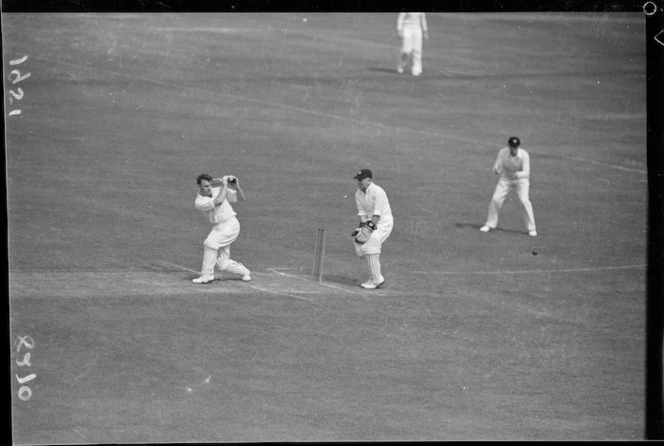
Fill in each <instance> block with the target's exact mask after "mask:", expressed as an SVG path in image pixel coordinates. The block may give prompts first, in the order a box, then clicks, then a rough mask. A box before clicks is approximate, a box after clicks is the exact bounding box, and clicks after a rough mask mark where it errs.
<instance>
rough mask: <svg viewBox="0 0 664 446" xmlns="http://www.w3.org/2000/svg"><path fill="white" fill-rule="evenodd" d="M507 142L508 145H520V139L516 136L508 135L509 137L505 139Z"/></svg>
mask: <svg viewBox="0 0 664 446" xmlns="http://www.w3.org/2000/svg"><path fill="white" fill-rule="evenodd" d="M507 144H509V145H510V147H519V146H520V145H521V140H520V139H519V138H517V137H516V136H510V139H509V140H507Z"/></svg>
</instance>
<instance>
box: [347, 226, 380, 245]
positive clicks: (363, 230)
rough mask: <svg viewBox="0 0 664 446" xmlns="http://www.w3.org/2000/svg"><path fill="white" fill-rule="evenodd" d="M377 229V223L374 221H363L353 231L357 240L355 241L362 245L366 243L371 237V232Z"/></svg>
mask: <svg viewBox="0 0 664 446" xmlns="http://www.w3.org/2000/svg"><path fill="white" fill-rule="evenodd" d="M375 230H376V225H375V224H374V222H372V221H368V222H365V223H363V224H362V225H361V226H360V227H359V228H357V229H356V230H354V231H353V233H352V234H351V236H352V237H353V239H354V240H355V243H359V244H360V245H361V244H363V243H366V242H367V240H369V237H371V233H372V232H374V231H375Z"/></svg>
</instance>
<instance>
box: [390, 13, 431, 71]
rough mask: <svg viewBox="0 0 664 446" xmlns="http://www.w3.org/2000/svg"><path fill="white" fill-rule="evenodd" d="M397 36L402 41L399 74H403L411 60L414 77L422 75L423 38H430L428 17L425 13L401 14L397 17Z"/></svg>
mask: <svg viewBox="0 0 664 446" xmlns="http://www.w3.org/2000/svg"><path fill="white" fill-rule="evenodd" d="M397 34H398V35H399V38H400V39H401V54H400V55H399V65H398V66H397V72H399V73H403V70H404V68H406V65H407V64H408V60H409V59H411V61H412V67H411V73H412V74H413V76H419V75H420V74H422V37H424V38H425V39H428V38H429V30H428V28H427V17H426V14H425V13H423V12H401V13H399V16H398V17H397Z"/></svg>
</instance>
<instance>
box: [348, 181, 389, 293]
mask: <svg viewBox="0 0 664 446" xmlns="http://www.w3.org/2000/svg"><path fill="white" fill-rule="evenodd" d="M353 178H355V179H356V180H357V187H358V189H357V192H355V203H356V204H357V215H358V217H359V220H360V221H359V226H358V228H357V229H355V231H353V233H352V238H353V244H354V246H355V253H356V254H357V256H358V257H364V259H365V261H366V265H367V268H368V270H369V280H368V281H367V282H365V283H363V284H362V285H360V286H361V287H362V288H367V289H374V288H378V287H380V286H381V285H383V283H385V277H383V275H382V274H381V271H380V253H381V247H382V245H383V243H384V242H385V240H387V238H388V237H389V236H390V233H391V232H392V228H393V227H394V219H393V218H392V209H391V208H390V202H389V200H388V199H387V194H386V193H385V191H384V190H383V188H381V187H380V186H378V185H377V184H375V183H374V182H373V175H372V173H371V171H370V170H369V169H361V170H360V171H359V172H358V173H357V175H355V176H354V177H353Z"/></svg>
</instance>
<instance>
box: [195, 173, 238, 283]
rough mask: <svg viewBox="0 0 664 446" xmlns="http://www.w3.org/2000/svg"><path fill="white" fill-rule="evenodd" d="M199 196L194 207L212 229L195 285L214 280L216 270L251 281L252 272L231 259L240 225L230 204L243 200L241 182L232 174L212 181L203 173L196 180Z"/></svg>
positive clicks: (204, 247) (206, 241) (204, 243)
mask: <svg viewBox="0 0 664 446" xmlns="http://www.w3.org/2000/svg"><path fill="white" fill-rule="evenodd" d="M196 184H197V185H198V194H197V196H196V201H195V204H194V205H195V207H196V209H197V210H198V211H200V212H201V213H203V214H205V215H206V217H207V219H208V220H209V222H210V224H211V225H212V230H211V231H210V234H209V235H208V236H207V238H206V239H205V241H204V242H203V266H202V268H201V276H200V277H198V278H196V279H193V282H194V283H201V284H203V283H210V282H212V281H213V280H214V268H215V266H216V267H218V268H219V270H220V271H228V272H230V273H234V274H239V275H240V276H241V278H242V280H244V281H245V282H248V281H250V280H251V276H250V271H249V270H248V269H247V268H246V267H245V266H244V265H243V264H241V263H239V262H236V261H235V260H233V259H231V250H230V245H231V243H233V242H234V241H235V240H236V239H237V238H238V236H239V235H240V222H239V221H238V219H237V217H236V215H237V214H236V213H235V211H234V210H233V207H232V206H231V202H233V203H236V202H238V200H239V201H244V200H245V196H244V192H243V191H242V188H241V187H240V182H239V180H238V179H237V177H235V176H233V175H226V176H224V177H222V178H214V179H213V178H212V177H211V176H210V175H208V174H205V173H204V174H201V175H199V176H198V178H196Z"/></svg>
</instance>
